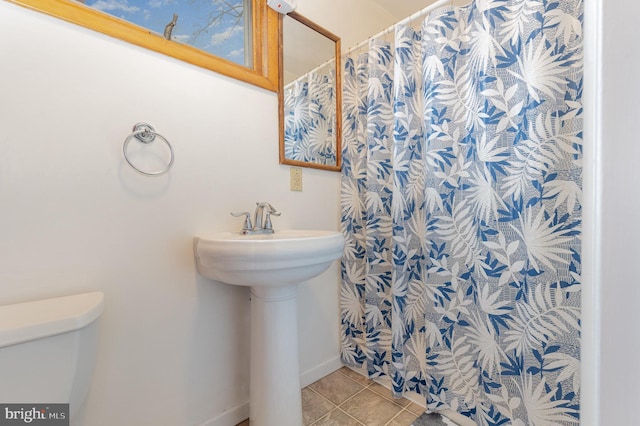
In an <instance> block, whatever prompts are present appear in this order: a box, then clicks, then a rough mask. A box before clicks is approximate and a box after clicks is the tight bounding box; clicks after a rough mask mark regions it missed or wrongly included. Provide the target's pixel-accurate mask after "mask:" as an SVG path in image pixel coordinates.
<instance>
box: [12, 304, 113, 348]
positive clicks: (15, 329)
mask: <svg viewBox="0 0 640 426" xmlns="http://www.w3.org/2000/svg"><path fill="white" fill-rule="evenodd" d="M103 309H104V293H102V292H93V293H83V294H74V295H72V296H64V297H56V298H53V299H43V300H35V301H32V302H24V303H16V304H13V305H5V306H0V348H2V347H4V346H9V345H15V344H18V343H23V342H28V341H30V340H36V339H41V338H43V337H49V336H53V335H56V334H60V333H66V332H68V331H74V330H78V329H80V328H82V327H85V326H87V325H89V324H90V323H91V322H93V321H94V320H95V319H96V318H98V317H99V316H100V314H102V310H103Z"/></svg>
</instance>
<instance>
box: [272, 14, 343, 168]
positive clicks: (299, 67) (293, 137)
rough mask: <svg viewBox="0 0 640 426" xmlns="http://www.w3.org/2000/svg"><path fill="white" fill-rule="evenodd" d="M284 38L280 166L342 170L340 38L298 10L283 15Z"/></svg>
mask: <svg viewBox="0 0 640 426" xmlns="http://www.w3.org/2000/svg"><path fill="white" fill-rule="evenodd" d="M281 37H282V40H281V46H282V48H281V49H280V52H281V53H280V59H279V63H280V66H279V69H280V72H279V75H280V79H279V80H280V81H279V84H280V90H279V92H278V104H279V118H280V123H279V126H280V164H287V165H291V166H298V167H311V168H315V169H322V170H331V171H340V169H341V167H342V155H341V154H342V143H341V141H342V67H341V64H340V55H341V50H340V37H338V36H336V35H335V34H333V33H331V32H330V31H328V30H326V29H324V28H322V27H321V26H319V25H318V24H316V23H314V22H313V21H311V20H309V19H307V18H305V17H304V16H302V15H300V14H299V13H296V12H292V13H290V14H288V15H286V16H284V17H283V20H282V29H281Z"/></svg>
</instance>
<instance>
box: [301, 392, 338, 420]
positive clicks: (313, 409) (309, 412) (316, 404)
mask: <svg viewBox="0 0 640 426" xmlns="http://www.w3.org/2000/svg"><path fill="white" fill-rule="evenodd" d="M334 408H336V406H335V404H332V403H331V402H330V401H329V400H327V399H326V398H324V397H323V396H321V395H319V394H317V393H315V392H314V391H313V390H311V389H310V388H309V387H306V388H304V389H302V420H303V421H304V424H305V426H307V425H310V424H311V423H313V422H315V421H316V420H318V419H319V418H320V417H322V416H324V415H325V414H327V413H328V412H329V411H331V410H333V409H334Z"/></svg>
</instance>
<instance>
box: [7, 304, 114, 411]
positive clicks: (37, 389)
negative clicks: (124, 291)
mask: <svg viewBox="0 0 640 426" xmlns="http://www.w3.org/2000/svg"><path fill="white" fill-rule="evenodd" d="M103 307H104V294H103V293H101V292H94V293H84V294H76V295H72V296H65V297H57V298H54V299H45V300H37V301H33V302H26V303H18V304H14V305H5V306H0V402H1V403H33V404H46V403H68V404H69V411H70V413H71V419H72V421H73V417H74V413H76V412H78V410H79V409H80V408H81V407H82V405H83V403H84V399H85V397H86V394H87V391H88V389H89V384H90V381H91V376H92V373H93V365H94V359H95V352H96V343H97V327H96V321H95V320H96V319H97V318H98V317H99V316H100V315H101V314H102V310H103Z"/></svg>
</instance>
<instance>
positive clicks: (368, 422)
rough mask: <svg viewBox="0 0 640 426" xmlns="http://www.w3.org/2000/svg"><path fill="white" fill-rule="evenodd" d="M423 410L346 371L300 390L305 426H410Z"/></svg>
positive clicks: (345, 368) (246, 423) (341, 370)
mask: <svg viewBox="0 0 640 426" xmlns="http://www.w3.org/2000/svg"><path fill="white" fill-rule="evenodd" d="M424 410H425V409H424V407H421V406H420V405H418V404H416V403H414V402H412V401H409V400H408V399H405V398H401V399H394V398H392V397H391V391H390V390H388V389H387V388H385V387H384V386H382V385H380V384H378V383H376V382H374V381H373V380H369V379H367V378H366V377H364V376H362V375H360V374H359V373H357V372H355V371H353V370H351V369H349V368H347V367H342V368H341V369H340V370H337V371H335V372H333V373H331V374H329V375H328V376H326V377H324V378H322V379H320V380H318V381H317V382H315V383H312V384H310V385H309V386H307V387H306V388H304V389H302V412H303V413H302V415H303V419H304V425H305V426H410V425H411V424H412V423H413V422H414V421H415V420H416V419H417V418H418V417H419V416H420V415H421V414H422V413H424ZM237 426H249V420H245V421H244V422H242V423H240V424H239V425H237Z"/></svg>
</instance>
